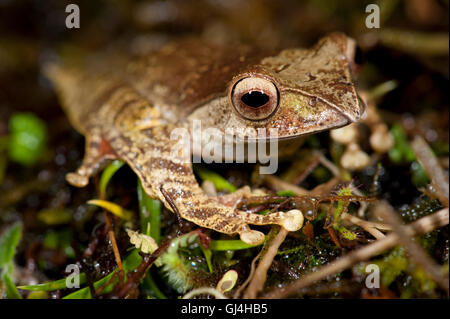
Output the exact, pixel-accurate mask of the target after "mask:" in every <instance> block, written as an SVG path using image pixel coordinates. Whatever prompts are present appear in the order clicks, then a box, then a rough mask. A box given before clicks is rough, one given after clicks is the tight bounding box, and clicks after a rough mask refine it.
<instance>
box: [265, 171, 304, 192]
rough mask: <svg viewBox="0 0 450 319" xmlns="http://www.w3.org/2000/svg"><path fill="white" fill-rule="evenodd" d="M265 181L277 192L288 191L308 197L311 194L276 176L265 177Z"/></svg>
mask: <svg viewBox="0 0 450 319" xmlns="http://www.w3.org/2000/svg"><path fill="white" fill-rule="evenodd" d="M263 181H264V182H266V183H268V184H269V185H270V186H271V188H272V189H274V190H276V191H281V190H286V189H288V190H290V191H293V192H294V193H296V194H297V195H308V194H309V191H308V190H306V189H304V188H302V187H299V186H297V185H293V184H291V183H288V182H285V181H283V180H281V179H280V178H278V177H276V176H274V175H265V176H264V179H263Z"/></svg>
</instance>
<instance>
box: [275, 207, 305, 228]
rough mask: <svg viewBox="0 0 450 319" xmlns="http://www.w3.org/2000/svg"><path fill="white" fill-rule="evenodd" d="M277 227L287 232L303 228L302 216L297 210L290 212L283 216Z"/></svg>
mask: <svg viewBox="0 0 450 319" xmlns="http://www.w3.org/2000/svg"><path fill="white" fill-rule="evenodd" d="M283 217H284V218H283V219H281V220H280V223H279V225H280V226H281V227H283V228H284V229H286V230H287V231H297V230H299V229H300V228H302V226H303V214H302V212H301V211H300V210H298V209H293V210H290V211H288V212H286V213H284V214H283Z"/></svg>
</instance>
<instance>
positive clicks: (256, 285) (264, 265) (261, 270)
mask: <svg viewBox="0 0 450 319" xmlns="http://www.w3.org/2000/svg"><path fill="white" fill-rule="evenodd" d="M287 234H288V231H287V230H286V229H284V228H282V227H280V229H279V231H278V233H277V234H276V236H275V237H274V238H273V239H272V240H271V241H270V243H269V246H268V248H267V251H266V253H265V254H264V255H263V257H262V259H261V261H260V262H259V264H258V267H257V268H256V271H255V275H254V276H253V279H252V281H251V282H250V284H249V286H248V288H247V290H246V291H245V294H244V298H245V299H254V298H256V295H257V294H258V292H260V291H261V290H262V289H263V287H264V283H265V282H266V277H267V270H269V268H270V265H271V264H272V261H273V259H274V258H275V256H276V254H277V252H278V248H279V247H280V245H281V243H282V242H283V241H284V239H285V238H286V236H287Z"/></svg>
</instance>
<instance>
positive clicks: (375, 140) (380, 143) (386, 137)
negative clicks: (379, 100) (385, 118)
mask: <svg viewBox="0 0 450 319" xmlns="http://www.w3.org/2000/svg"><path fill="white" fill-rule="evenodd" d="M370 146H372V148H373V149H374V150H375V152H378V153H386V152H388V151H389V150H390V149H391V148H392V147H393V146H394V139H393V137H392V135H391V133H390V132H389V130H388V128H387V126H386V124H384V123H379V124H377V125H375V126H374V127H373V128H372V134H371V135H370Z"/></svg>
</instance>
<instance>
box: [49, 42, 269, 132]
mask: <svg viewBox="0 0 450 319" xmlns="http://www.w3.org/2000/svg"><path fill="white" fill-rule="evenodd" d="M261 57H262V53H261V52H260V51H256V50H254V49H251V48H249V47H246V46H222V45H217V44H211V43H205V42H202V41H201V40H199V39H185V40H181V41H177V42H173V43H171V44H168V45H166V46H164V47H162V48H161V49H160V50H157V51H154V52H150V53H141V54H129V53H127V52H125V51H120V50H119V51H115V52H113V53H100V54H96V55H92V56H88V57H86V58H84V59H78V60H81V61H82V62H78V63H72V62H71V61H66V62H64V63H62V64H51V65H49V66H48V67H47V68H46V71H47V72H46V73H47V75H48V76H49V78H50V79H51V80H52V82H53V83H54V85H55V87H56V90H57V91H58V94H59V96H60V97H61V100H62V105H63V108H64V110H65V111H66V113H67V114H68V117H69V119H70V121H71V123H72V124H73V125H74V126H75V128H76V129H77V130H79V131H80V132H82V133H83V134H84V133H86V131H87V128H86V127H88V126H89V125H93V123H95V122H96V121H102V120H103V119H99V118H98V115H99V112H102V111H103V113H114V112H118V111H119V109H120V107H119V106H117V107H115V106H114V105H112V104H111V103H107V102H108V101H110V99H111V96H112V95H113V94H115V93H116V92H117V91H118V90H121V89H124V88H126V89H131V90H134V91H135V93H136V94H137V95H139V96H140V97H141V98H142V99H145V100H146V101H147V102H148V103H149V105H151V106H152V107H157V108H158V109H159V111H161V113H163V116H164V111H166V110H167V114H172V115H175V117H176V118H171V120H175V121H176V120H178V119H182V118H184V117H185V116H186V115H187V114H189V113H190V112H192V111H193V110H194V109H195V108H196V107H197V106H199V105H200V104H201V103H202V102H203V101H205V100H207V99H209V98H210V97H212V96H218V95H222V94H226V88H227V85H228V83H229V81H230V79H231V78H232V77H233V75H234V74H236V73H238V72H239V71H240V70H242V69H244V68H245V67H247V66H248V65H250V64H254V63H257V62H258V61H259V60H260V59H261ZM105 108H109V109H108V110H105ZM106 111H107V112H106Z"/></svg>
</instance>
